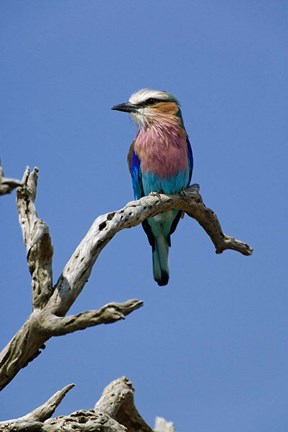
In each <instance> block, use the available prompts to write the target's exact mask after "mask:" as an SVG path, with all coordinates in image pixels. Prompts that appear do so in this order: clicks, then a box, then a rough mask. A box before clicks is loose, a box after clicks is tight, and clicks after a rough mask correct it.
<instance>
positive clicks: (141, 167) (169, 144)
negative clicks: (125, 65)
mask: <svg viewBox="0 0 288 432" xmlns="http://www.w3.org/2000/svg"><path fill="white" fill-rule="evenodd" d="M112 110H117V111H123V112H127V113H129V114H130V116H131V118H132V120H133V121H134V122H135V123H136V125H137V127H138V131H137V135H136V137H135V139H134V141H133V142H132V144H131V146H130V148H129V152H128V158H127V159H128V166H129V171H130V174H131V177H132V185H133V190H134V198H135V199H140V198H141V197H143V196H146V195H149V194H150V193H152V192H154V193H159V194H161V193H164V194H176V193H179V192H181V191H182V190H183V189H185V188H187V187H188V186H189V184H190V181H191V177H192V170H193V153H192V148H191V144H190V142H189V138H188V134H187V132H186V129H185V127H184V122H183V117H182V113H181V107H180V104H179V102H178V100H177V99H176V97H175V96H173V95H172V94H171V93H168V92H166V91H163V90H150V89H146V88H145V89H141V90H139V91H137V92H135V93H133V94H132V95H131V97H130V98H129V100H128V102H125V103H121V104H119V105H115V106H113V107H112ZM181 217H183V212H182V211H179V210H177V209H172V210H169V211H165V212H163V213H159V214H158V215H156V216H153V217H149V218H147V219H146V220H144V221H143V223H142V226H143V228H144V231H145V233H146V235H147V237H148V241H149V243H150V245H151V246H152V263H153V275H154V279H155V281H156V282H157V283H158V285H159V286H164V285H167V284H168V281H169V265H168V251H169V247H170V246H171V234H173V232H174V231H175V229H176V227H177V224H178V222H179V220H180V218H181Z"/></svg>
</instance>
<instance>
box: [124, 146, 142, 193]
mask: <svg viewBox="0 0 288 432" xmlns="http://www.w3.org/2000/svg"><path fill="white" fill-rule="evenodd" d="M128 165H129V171H130V174H131V177H132V185H133V191H134V197H135V199H140V198H141V197H143V196H144V192H143V186H142V172H141V162H140V159H139V157H138V156H137V154H136V153H135V152H134V141H133V143H132V144H131V146H130V149H129V153H128Z"/></svg>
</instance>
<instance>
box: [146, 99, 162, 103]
mask: <svg viewBox="0 0 288 432" xmlns="http://www.w3.org/2000/svg"><path fill="white" fill-rule="evenodd" d="M146 102H147V104H149V105H152V104H155V103H157V102H159V101H158V100H157V99H155V98H149V99H147V101H146Z"/></svg>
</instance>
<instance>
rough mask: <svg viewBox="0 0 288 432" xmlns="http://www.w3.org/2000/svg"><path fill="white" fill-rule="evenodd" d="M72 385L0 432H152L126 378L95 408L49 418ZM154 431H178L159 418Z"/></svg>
mask: <svg viewBox="0 0 288 432" xmlns="http://www.w3.org/2000/svg"><path fill="white" fill-rule="evenodd" d="M73 386H74V384H70V385H68V386H66V387H65V388H64V389H63V390H61V391H58V392H57V393H55V395H53V396H52V397H51V398H50V399H49V400H48V401H47V402H46V403H44V404H43V405H41V406H40V407H38V408H36V409H35V410H33V411H32V412H31V413H29V414H27V415H25V416H24V417H20V418H19V419H13V420H8V421H5V422H0V432H11V431H13V432H28V431H31V432H32V431H34V432H56V431H61V432H65V431H71V430H77V431H79V432H81V431H85V432H88V431H89V432H100V431H101V432H153V429H152V428H151V427H150V426H149V425H148V424H147V423H146V422H145V421H144V420H143V418H142V417H141V415H140V414H139V413H138V411H137V409H136V407H135V404H134V389H133V386H132V383H131V382H130V381H129V380H128V379H127V378H125V377H122V378H119V379H117V380H115V381H113V382H112V383H111V384H109V385H108V386H107V387H106V388H105V389H104V391H103V394H102V396H101V398H100V399H99V401H98V402H97V403H96V405H95V407H94V408H93V409H90V410H79V411H75V412H74V413H72V414H70V415H67V416H59V417H55V418H50V417H51V416H52V414H53V413H54V411H55V409H56V408H57V406H58V405H59V404H60V402H61V401H62V399H63V398H64V396H65V395H66V393H67V392H68V391H69V390H70V389H71V388H72V387H73ZM155 432H175V429H174V426H173V424H172V423H171V422H166V421H165V420H164V419H163V418H156V425H155Z"/></svg>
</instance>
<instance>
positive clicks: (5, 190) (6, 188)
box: [0, 160, 22, 195]
mask: <svg viewBox="0 0 288 432" xmlns="http://www.w3.org/2000/svg"><path fill="white" fill-rule="evenodd" d="M19 186H22V181H20V180H16V179H13V178H7V177H4V171H3V168H2V166H1V160H0V195H6V194H9V193H11V192H12V191H13V190H14V189H16V188H17V187H19Z"/></svg>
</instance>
